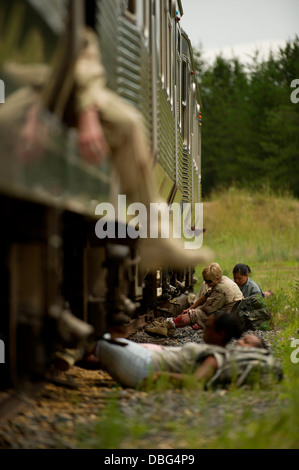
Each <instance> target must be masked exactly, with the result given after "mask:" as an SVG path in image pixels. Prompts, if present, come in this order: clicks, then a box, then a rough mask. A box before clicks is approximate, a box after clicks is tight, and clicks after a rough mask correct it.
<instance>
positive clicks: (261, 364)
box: [206, 346, 283, 388]
mask: <svg viewBox="0 0 299 470" xmlns="http://www.w3.org/2000/svg"><path fill="white" fill-rule="evenodd" d="M282 377H283V373H282V367H281V364H280V362H279V361H278V360H277V359H276V358H275V357H274V356H273V355H272V354H271V352H270V351H268V350H267V349H260V348H244V347H240V346H235V347H234V348H232V349H230V350H228V351H227V355H226V360H225V362H224V364H223V366H222V367H220V368H219V369H218V370H217V372H216V374H214V376H213V377H212V378H211V379H210V380H209V382H208V383H207V384H206V387H207V388H215V387H216V388H217V387H219V386H221V387H225V386H226V385H229V384H234V385H236V386H237V387H241V386H243V385H245V384H246V385H250V386H253V385H254V384H259V385H261V386H267V385H270V384H271V383H273V381H274V382H278V381H280V380H282Z"/></svg>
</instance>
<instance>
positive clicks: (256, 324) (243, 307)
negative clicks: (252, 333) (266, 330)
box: [232, 295, 271, 330]
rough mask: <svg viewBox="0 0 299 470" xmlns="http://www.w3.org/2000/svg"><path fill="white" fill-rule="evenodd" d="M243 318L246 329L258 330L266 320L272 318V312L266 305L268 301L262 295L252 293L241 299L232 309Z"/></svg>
mask: <svg viewBox="0 0 299 470" xmlns="http://www.w3.org/2000/svg"><path fill="white" fill-rule="evenodd" d="M232 312H233V313H236V314H237V315H238V317H239V318H240V319H241V320H242V322H243V324H244V326H245V328H246V329H249V330H257V329H259V328H260V326H261V324H262V323H264V322H269V321H270V320H271V313H270V311H269V310H268V308H267V306H266V301H265V299H263V297H261V296H260V295H251V296H249V297H247V298H246V299H243V300H240V301H239V302H238V303H236V304H235V306H234V308H233V309H232Z"/></svg>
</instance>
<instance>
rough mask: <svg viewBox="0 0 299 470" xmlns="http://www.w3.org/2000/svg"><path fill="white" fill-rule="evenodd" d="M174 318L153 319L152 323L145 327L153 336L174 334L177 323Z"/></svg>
mask: <svg viewBox="0 0 299 470" xmlns="http://www.w3.org/2000/svg"><path fill="white" fill-rule="evenodd" d="M171 320H172V319H170V320H169V319H166V320H161V321H157V320H155V321H153V322H152V324H151V325H150V326H148V327H146V328H145V331H146V333H148V334H149V335H151V336H169V337H171V336H173V335H174V331H175V324H174V322H173V320H172V321H171Z"/></svg>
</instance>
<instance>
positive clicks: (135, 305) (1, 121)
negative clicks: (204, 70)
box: [0, 0, 201, 386]
mask: <svg viewBox="0 0 299 470" xmlns="http://www.w3.org/2000/svg"><path fill="white" fill-rule="evenodd" d="M89 3H90V2H89ZM70 4H71V7H72V12H73V17H72V23H71V26H72V28H71V30H70V40H71V41H74V42H75V41H76V34H77V29H78V28H79V24H80V23H81V21H82V15H83V14H84V10H83V3H81V2H80V1H73V2H70ZM87 5H88V2H87ZM68 14H69V2H67V1H59V2H58V1H56V0H50V1H49V0H47V1H46V0H44V1H43V0H38V1H37V0H27V1H19V0H13V1H12V0H4V1H2V2H1V5H0V17H1V24H0V35H1V46H0V78H1V80H2V82H1V83H3V84H4V85H5V88H4V90H3V91H4V93H3V94H4V101H5V102H4V103H2V104H0V208H1V214H2V227H3V228H2V231H1V234H0V237H1V240H0V242H1V243H0V250H1V265H0V279H1V283H0V311H1V317H0V318H1V323H0V340H1V345H2V346H3V349H4V352H5V355H4V356H5V361H4V364H0V367H1V368H2V370H3V371H4V372H3V373H2V371H1V374H0V376H1V382H2V385H5V386H7V385H9V384H13V385H17V384H18V383H21V382H22V381H23V380H26V378H27V377H31V376H35V375H39V374H42V373H43V371H44V370H45V368H46V367H47V365H48V364H49V360H50V356H51V352H52V351H53V348H54V347H55V344H56V341H58V342H59V334H58V332H57V326H55V325H56V323H55V321H56V319H57V317H59V316H61V315H63V313H64V312H66V311H70V312H72V314H73V315H75V317H76V318H79V319H82V320H84V321H85V322H87V323H88V324H91V325H93V327H94V328H95V331H96V334H97V335H98V336H100V335H101V334H102V333H103V332H104V331H105V328H106V326H107V322H108V323H109V322H110V323H115V324H117V323H123V322H128V321H130V322H133V323H134V322H135V323H134V324H135V325H139V324H140V321H141V320H140V319H143V320H146V319H148V318H151V316H153V315H154V314H155V312H156V311H157V309H158V308H159V306H161V305H162V306H163V305H164V303H165V302H167V301H168V299H169V298H170V297H171V296H173V295H174V294H176V293H178V291H177V288H176V287H175V282H176V280H179V281H184V285H185V288H192V282H193V267H191V266H190V268H188V269H186V270H185V271H184V272H174V271H171V270H166V271H165V269H162V268H161V269H158V270H157V271H155V272H151V271H148V272H145V273H144V271H141V270H140V269H139V266H138V263H135V262H133V261H134V260H135V257H136V252H137V253H138V244H136V242H132V240H127V239H125V240H123V241H121V242H119V240H116V241H114V243H113V242H111V240H99V239H98V238H97V237H96V235H95V224H96V221H97V220H98V217H96V214H95V209H96V206H97V205H98V204H99V203H100V202H105V201H112V202H115V196H116V194H117V193H118V192H119V191H120V188H119V186H118V180H117V176H116V175H115V172H114V170H113V167H112V166H111V163H110V162H109V159H107V160H105V162H104V163H103V164H102V165H100V166H98V167H94V166H91V165H89V164H87V163H85V162H84V161H83V160H82V159H81V158H80V156H79V154H78V150H77V144H76V129H75V128H72V127H66V126H65V125H64V123H63V122H61V121H60V120H59V119H57V116H54V115H52V114H51V112H49V111H45V113H44V122H45V128H46V131H47V132H48V134H49V135H50V142H51V144H50V145H49V146H48V148H47V151H46V154H45V155H43V158H37V159H33V160H31V159H30V156H29V158H28V160H26V159H20V158H18V154H17V152H16V153H15V152H14V149H15V146H16V145H17V143H18V138H19V135H20V132H21V131H22V129H23V127H22V126H23V124H24V122H25V121H26V115H25V111H26V106H23V107H22V103H23V101H26V98H25V97H26V96H27V95H26V93H27V92H28V89H29V90H31V91H32V90H33V92H38V91H39V90H40V89H41V88H42V87H43V86H44V83H45V80H46V79H47V78H45V77H47V70H48V68H49V64H51V61H52V58H53V55H54V52H55V50H56V48H57V46H58V45H59V37H60V36H61V33H62V32H63V30H64V28H65V21H66V18H67V16H68ZM89 14H91V15H94V25H95V29H96V32H97V34H98V37H99V42H100V46H101V54H102V61H103V64H104V66H105V69H106V73H107V78H108V86H109V87H110V88H111V89H112V90H114V91H115V92H116V93H118V94H119V95H120V96H121V97H123V98H124V99H125V100H127V101H128V102H129V103H130V104H131V105H132V106H135V107H136V108H137V109H138V110H139V111H140V112H141V114H142V116H143V118H144V121H145V123H146V130H147V133H148V138H149V141H150V143H151V151H152V154H153V155H154V158H155V176H156V180H157V185H158V188H159V193H160V195H161V197H162V198H163V199H164V200H165V201H166V202H167V203H168V204H169V205H171V204H172V203H173V202H177V203H179V204H181V205H182V204H183V203H188V202H190V203H191V207H193V206H194V204H195V203H198V202H200V201H201V189H200V188H201V173H200V172H201V101H200V94H199V89H198V85H197V82H196V77H195V73H194V62H193V54H192V47H191V44H190V40H189V38H188V35H187V34H186V33H185V32H184V31H183V29H182V28H181V23H180V18H181V17H182V15H183V5H182V2H181V1H180V0H178V1H174V0H156V1H155V0H143V1H141V0H140V1H133V0H125V1H123V0H111V1H109V2H107V1H103V0H98V1H96V2H95V7H94V8H93V9H92V10H90V11H89ZM25 91H26V93H25ZM22 100H23V101H22ZM193 218H194V214H193ZM128 259H129V260H131V261H132V262H131V263H128V262H127V261H128ZM54 320H55V321H54Z"/></svg>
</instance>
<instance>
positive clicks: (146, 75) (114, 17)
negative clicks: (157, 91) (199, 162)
mask: <svg viewBox="0 0 299 470" xmlns="http://www.w3.org/2000/svg"><path fill="white" fill-rule="evenodd" d="M99 7H100V8H99V12H98V19H99V21H98V33H99V36H100V41H101V49H102V56H103V57H102V61H103V64H104V66H105V68H106V72H107V78H108V86H109V88H111V89H113V90H114V91H116V92H117V93H118V94H119V95H120V96H121V97H122V98H124V99H126V100H127V101H128V102H129V103H130V104H132V105H133V106H135V107H136V108H137V109H138V110H139V111H140V112H141V114H142V115H143V117H144V121H145V125H146V129H147V131H148V137H149V138H150V137H151V132H152V107H151V99H152V92H151V57H150V55H149V52H148V50H147V48H146V46H145V44H144V40H143V38H142V33H141V32H140V31H139V30H138V28H137V26H136V25H135V24H134V23H131V22H130V21H128V20H127V19H126V18H125V17H124V16H122V13H121V5H120V2H119V0H113V1H112V2H104V1H102V2H100V3H99Z"/></svg>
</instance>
